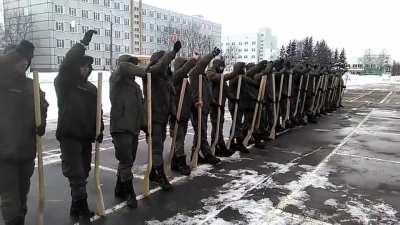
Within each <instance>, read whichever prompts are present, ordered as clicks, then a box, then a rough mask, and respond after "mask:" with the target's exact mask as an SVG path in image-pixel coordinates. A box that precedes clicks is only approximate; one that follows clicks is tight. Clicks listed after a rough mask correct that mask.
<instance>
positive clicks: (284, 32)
mask: <svg viewBox="0 0 400 225" xmlns="http://www.w3.org/2000/svg"><path fill="white" fill-rule="evenodd" d="M143 2H144V3H147V4H151V5H154V6H158V7H161V8H167V9H170V10H173V11H178V12H181V13H185V14H189V15H194V14H201V15H203V16H204V17H205V18H206V19H209V20H212V21H214V22H217V23H220V24H222V33H223V34H240V33H252V32H255V31H257V29H258V28H259V27H270V28H271V29H272V33H273V34H275V35H276V36H277V37H278V42H279V44H280V45H282V44H284V43H287V42H288V40H290V39H302V38H304V37H305V36H307V35H312V36H313V37H314V38H315V39H325V40H326V41H327V42H328V44H329V46H331V47H332V48H345V49H346V50H347V54H348V56H349V57H358V56H361V55H362V54H363V53H364V51H365V50H366V49H367V48H371V49H373V51H374V52H377V53H378V52H380V51H381V50H382V49H386V50H387V52H388V53H389V54H391V55H392V57H393V58H394V59H395V60H400V7H399V6H400V1H399V0H245V1H238V0H237V1H234V0H143Z"/></svg>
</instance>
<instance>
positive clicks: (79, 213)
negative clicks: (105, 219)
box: [70, 199, 94, 222]
mask: <svg viewBox="0 0 400 225" xmlns="http://www.w3.org/2000/svg"><path fill="white" fill-rule="evenodd" d="M70 216H71V218H72V219H73V220H75V221H83V222H88V221H90V218H92V217H93V216H94V212H92V211H90V210H89V206H88V203H87V200H86V199H81V200H77V201H74V200H72V203H71V209H70Z"/></svg>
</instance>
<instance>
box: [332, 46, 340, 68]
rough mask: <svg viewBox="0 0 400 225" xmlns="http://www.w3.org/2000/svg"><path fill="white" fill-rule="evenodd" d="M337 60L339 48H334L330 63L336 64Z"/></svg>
mask: <svg viewBox="0 0 400 225" xmlns="http://www.w3.org/2000/svg"><path fill="white" fill-rule="evenodd" d="M338 62H339V50H338V49H335V53H334V55H333V59H332V64H333V65H336V64H337V63H338Z"/></svg>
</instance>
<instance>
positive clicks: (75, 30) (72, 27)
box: [69, 24, 77, 33]
mask: <svg viewBox="0 0 400 225" xmlns="http://www.w3.org/2000/svg"><path fill="white" fill-rule="evenodd" d="M69 32H71V33H76V32H77V29H76V26H75V27H74V26H72V25H71V24H69Z"/></svg>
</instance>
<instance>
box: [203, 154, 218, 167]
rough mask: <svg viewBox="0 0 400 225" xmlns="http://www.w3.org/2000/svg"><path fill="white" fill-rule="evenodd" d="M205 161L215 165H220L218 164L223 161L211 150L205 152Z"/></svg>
mask: <svg viewBox="0 0 400 225" xmlns="http://www.w3.org/2000/svg"><path fill="white" fill-rule="evenodd" d="M204 161H205V163H208V164H211V165H213V166H215V165H218V164H220V163H221V160H220V159H218V158H217V157H215V156H213V155H212V154H211V152H210V153H207V154H204Z"/></svg>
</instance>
